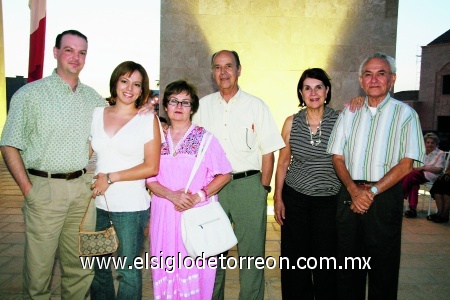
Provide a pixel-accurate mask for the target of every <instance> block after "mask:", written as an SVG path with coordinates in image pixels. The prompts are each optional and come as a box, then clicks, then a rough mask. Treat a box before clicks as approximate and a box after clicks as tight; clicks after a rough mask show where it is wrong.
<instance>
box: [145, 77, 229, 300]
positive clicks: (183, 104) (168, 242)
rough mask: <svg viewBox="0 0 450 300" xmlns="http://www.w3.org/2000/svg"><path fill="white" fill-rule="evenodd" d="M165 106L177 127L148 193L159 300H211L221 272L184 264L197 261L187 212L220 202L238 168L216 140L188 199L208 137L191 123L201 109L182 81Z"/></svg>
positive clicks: (167, 92)
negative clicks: (186, 230)
mask: <svg viewBox="0 0 450 300" xmlns="http://www.w3.org/2000/svg"><path fill="white" fill-rule="evenodd" d="M163 106H164V109H165V111H166V112H167V115H168V117H169V120H170V124H171V125H170V127H169V129H168V130H167V133H166V134H165V142H164V143H163V144H162V148H161V162H160V168H159V174H158V175H157V176H155V177H151V178H149V179H147V187H148V188H149V189H150V190H151V192H152V193H153V195H152V205H151V220H150V251H151V255H152V256H153V257H155V258H156V259H157V263H154V264H153V265H152V279H153V291H154V298H155V299H181V298H182V299H187V298H188V299H211V297H212V293H213V287H214V279H215V273H216V270H215V268H210V267H208V265H206V266H200V268H198V267H196V266H194V267H191V266H188V267H185V266H184V265H183V260H185V261H187V262H192V259H188V260H186V259H185V258H186V257H188V256H189V255H188V254H187V251H186V249H185V247H184V244H183V241H182V237H181V228H180V223H181V215H182V213H183V211H185V210H187V209H190V208H193V207H196V206H201V205H204V204H205V203H206V202H205V200H208V198H209V197H211V196H213V198H214V196H215V201H217V196H216V194H217V193H218V192H219V190H220V189H221V188H222V187H223V186H224V185H225V184H227V183H228V182H229V181H230V174H229V173H230V172H231V170H232V168H231V164H230V162H229V161H228V160H227V158H226V156H225V152H224V151H223V149H222V147H221V146H220V144H219V142H218V140H217V139H216V138H215V137H213V139H212V140H211V143H210V144H209V147H208V149H207V150H206V152H205V156H204V158H203V160H202V163H201V164H200V166H199V168H198V170H197V173H196V175H195V177H194V179H193V181H192V183H191V185H190V188H189V191H188V192H187V193H185V192H184V188H185V187H186V184H187V182H188V179H189V175H190V173H191V169H192V167H193V165H194V162H195V159H196V156H197V152H198V149H199V146H200V143H201V140H202V138H203V136H204V135H205V133H207V131H206V130H205V129H204V128H202V127H199V126H196V125H193V124H192V122H191V118H192V115H193V114H194V113H195V112H196V111H197V109H198V107H199V99H198V96H197V92H196V89H195V87H193V86H192V85H190V84H189V83H187V82H186V81H182V80H180V81H175V82H172V83H170V84H169V85H168V86H167V87H166V90H165V92H164V98H163ZM163 141H164V140H163ZM180 258H181V259H180ZM179 259H180V260H179ZM162 262H163V263H164V265H162Z"/></svg>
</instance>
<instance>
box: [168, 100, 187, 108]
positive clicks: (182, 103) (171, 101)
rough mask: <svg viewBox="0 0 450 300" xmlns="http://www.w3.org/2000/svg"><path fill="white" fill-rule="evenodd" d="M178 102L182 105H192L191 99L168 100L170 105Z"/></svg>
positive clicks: (175, 104)
mask: <svg viewBox="0 0 450 300" xmlns="http://www.w3.org/2000/svg"><path fill="white" fill-rule="evenodd" d="M178 104H181V106H183V107H191V105H192V103H191V101H187V100H184V101H178V100H177V99H170V100H169V105H171V106H178Z"/></svg>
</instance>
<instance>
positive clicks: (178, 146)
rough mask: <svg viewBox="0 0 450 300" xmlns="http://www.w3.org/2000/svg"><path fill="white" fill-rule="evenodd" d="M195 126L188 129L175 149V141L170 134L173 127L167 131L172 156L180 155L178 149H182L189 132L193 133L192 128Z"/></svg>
mask: <svg viewBox="0 0 450 300" xmlns="http://www.w3.org/2000/svg"><path fill="white" fill-rule="evenodd" d="M193 126H194V125H193V124H191V125H190V126H189V127H188V129H187V130H186V132H185V133H184V135H183V136H182V137H181V139H180V140H179V141H178V143H177V145H176V146H175V147H174V145H173V140H172V135H171V134H170V132H171V129H172V128H171V127H170V128H169V130H167V137H168V140H169V145H170V150H171V151H170V152H171V153H173V154H172V155H173V156H177V154H178V148H180V145H181V144H183V141H184V139H185V138H186V136H187V135H188V134H189V132H190V131H191V128H192V127H193Z"/></svg>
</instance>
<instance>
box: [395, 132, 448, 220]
mask: <svg viewBox="0 0 450 300" xmlns="http://www.w3.org/2000/svg"><path fill="white" fill-rule="evenodd" d="M423 139H424V141H425V151H426V153H425V160H424V162H423V163H424V165H423V166H420V167H416V168H414V169H413V170H412V171H411V172H410V173H408V174H407V175H406V176H405V177H404V178H403V180H402V187H403V195H404V196H403V197H404V198H405V199H408V202H409V210H407V211H406V212H405V217H406V218H415V217H417V203H418V202H419V187H420V185H421V184H423V183H425V182H431V183H433V182H434V181H435V180H436V179H437V178H438V177H439V174H441V173H442V169H443V168H444V159H445V157H444V156H445V153H444V151H442V150H439V149H438V148H437V146H438V145H439V138H438V137H437V135H435V134H434V133H431V132H430V133H427V134H425V135H424V136H423Z"/></svg>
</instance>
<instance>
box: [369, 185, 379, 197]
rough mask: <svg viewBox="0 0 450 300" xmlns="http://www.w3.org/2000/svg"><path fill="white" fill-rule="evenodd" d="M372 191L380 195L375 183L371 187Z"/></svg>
mask: <svg viewBox="0 0 450 300" xmlns="http://www.w3.org/2000/svg"><path fill="white" fill-rule="evenodd" d="M370 191H371V192H372V193H373V194H374V195H375V196H376V195H378V188H377V187H376V186H374V185H372V186H371V187H370Z"/></svg>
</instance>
